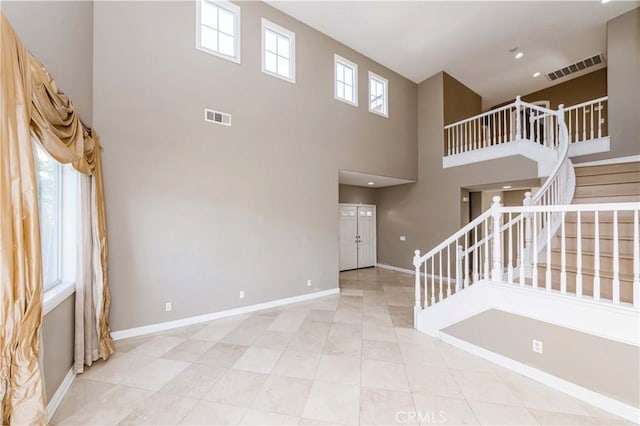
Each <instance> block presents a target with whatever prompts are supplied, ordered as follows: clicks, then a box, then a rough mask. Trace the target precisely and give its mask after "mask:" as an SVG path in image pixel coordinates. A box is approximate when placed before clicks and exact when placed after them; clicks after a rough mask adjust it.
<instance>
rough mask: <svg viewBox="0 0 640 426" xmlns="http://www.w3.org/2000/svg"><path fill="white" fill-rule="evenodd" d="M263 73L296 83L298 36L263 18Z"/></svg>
mask: <svg viewBox="0 0 640 426" xmlns="http://www.w3.org/2000/svg"><path fill="white" fill-rule="evenodd" d="M262 72H264V73H266V74H270V75H273V76H274V77H278V78H282V79H283V80H286V81H289V82H292V83H295V81H296V35H295V33H293V32H292V31H289V30H287V29H286V28H282V27H281V26H279V25H276V24H274V23H273V22H270V21H268V20H266V19H264V18H262Z"/></svg>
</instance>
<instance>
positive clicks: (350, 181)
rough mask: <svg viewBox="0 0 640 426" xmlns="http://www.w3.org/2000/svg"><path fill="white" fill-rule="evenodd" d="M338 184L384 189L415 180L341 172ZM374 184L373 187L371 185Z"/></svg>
mask: <svg viewBox="0 0 640 426" xmlns="http://www.w3.org/2000/svg"><path fill="white" fill-rule="evenodd" d="M338 182H339V183H341V184H343V185H355V186H366V187H369V188H382V187H385V186H393V185H402V184H405V183H413V182H415V181H413V180H407V179H398V178H393V177H388V176H379V175H372V174H368V173H360V172H352V171H349V170H340V171H339V172H338ZM369 182H373V185H369Z"/></svg>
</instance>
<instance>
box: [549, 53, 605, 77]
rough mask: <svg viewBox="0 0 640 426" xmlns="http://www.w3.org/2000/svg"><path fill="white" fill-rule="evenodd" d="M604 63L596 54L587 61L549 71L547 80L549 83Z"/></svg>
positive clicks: (602, 57) (599, 54)
mask: <svg viewBox="0 0 640 426" xmlns="http://www.w3.org/2000/svg"><path fill="white" fill-rule="evenodd" d="M602 63H604V56H602V53H598V54H597V55H595V56H592V57H590V58H587V59H583V60H581V61H578V62H576V63H575V64H571V65H569V66H566V67H564V68H560V69H559V70H556V71H551V72H549V73H547V78H548V79H549V80H551V81H554V80H557V79H559V78H563V77H567V76H569V75H571V74H575V73H577V72H579V71H582V70H586V69H587V68H591V67H595V66H596V65H600V64H602Z"/></svg>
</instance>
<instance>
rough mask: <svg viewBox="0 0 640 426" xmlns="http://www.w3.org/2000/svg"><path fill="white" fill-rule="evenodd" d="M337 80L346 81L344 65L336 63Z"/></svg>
mask: <svg viewBox="0 0 640 426" xmlns="http://www.w3.org/2000/svg"><path fill="white" fill-rule="evenodd" d="M336 80H338V81H344V66H342V64H336Z"/></svg>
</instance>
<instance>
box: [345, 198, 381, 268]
mask: <svg viewBox="0 0 640 426" xmlns="http://www.w3.org/2000/svg"><path fill="white" fill-rule="evenodd" d="M339 219H340V271H347V270H349V269H360V268H368V267H370V266H375V264H376V206H374V205H369V204H339Z"/></svg>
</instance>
